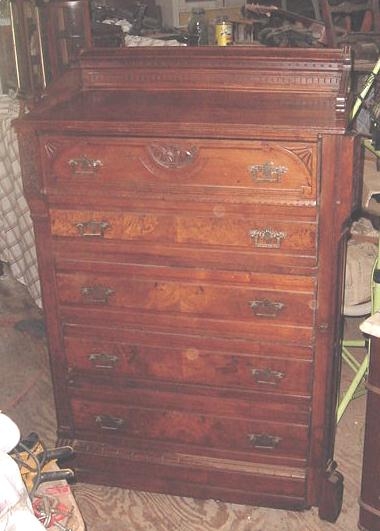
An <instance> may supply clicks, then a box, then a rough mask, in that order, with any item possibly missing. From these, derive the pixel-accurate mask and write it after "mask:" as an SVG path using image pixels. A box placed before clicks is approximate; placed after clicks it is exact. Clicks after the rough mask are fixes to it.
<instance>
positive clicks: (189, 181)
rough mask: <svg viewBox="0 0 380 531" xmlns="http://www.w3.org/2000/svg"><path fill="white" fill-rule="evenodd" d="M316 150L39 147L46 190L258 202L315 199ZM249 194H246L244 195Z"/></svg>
mask: <svg viewBox="0 0 380 531" xmlns="http://www.w3.org/2000/svg"><path fill="white" fill-rule="evenodd" d="M316 154H317V144H312V143H310V144H305V143H302V142H291V141H290V142H288V143H284V142H275V141H271V142H263V141H251V142H244V141H241V142H236V141H235V142H234V141H211V140H202V141H199V140H195V139H189V140H178V139H144V140H139V139H120V140H118V139H110V138H90V137H88V138H83V137H80V138H74V139H73V138H69V139H68V138H67V137H48V138H43V139H42V155H43V165H44V169H45V175H46V179H47V185H48V187H50V186H53V187H55V186H60V185H62V186H63V187H66V191H70V187H67V185H68V181H72V186H78V187H81V186H82V187H84V189H87V190H88V192H89V193H91V191H92V190H94V187H96V186H101V187H106V188H107V187H108V188H109V187H112V186H115V187H123V188H125V189H130V190H133V191H136V190H141V191H144V190H145V191H146V190H147V189H157V188H159V189H161V190H166V191H170V190H174V191H175V190H176V191H181V190H182V191H184V192H185V191H186V190H187V191H189V192H190V191H191V192H193V193H204V192H207V190H206V189H208V188H212V189H218V188H220V187H222V188H228V189H229V190H230V193H231V192H232V193H234V192H237V193H238V192H239V190H241V189H246V192H247V191H248V190H250V191H251V192H252V194H255V196H256V197H257V199H265V198H268V197H270V198H271V199H273V197H276V199H277V200H279V201H285V202H286V201H297V200H298V201H311V200H313V199H315V197H316V172H317V170H316V168H317V156H316ZM247 189H248V190H247Z"/></svg>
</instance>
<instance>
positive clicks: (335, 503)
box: [319, 463, 343, 522]
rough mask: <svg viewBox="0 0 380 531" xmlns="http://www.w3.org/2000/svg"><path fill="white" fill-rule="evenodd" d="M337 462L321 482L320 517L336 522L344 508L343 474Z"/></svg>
mask: <svg viewBox="0 0 380 531" xmlns="http://www.w3.org/2000/svg"><path fill="white" fill-rule="evenodd" d="M335 466H336V464H335V463H334V464H333V466H330V467H329V469H328V470H327V471H326V474H325V476H324V478H323V479H322V484H321V498H320V503H319V517H320V518H321V520H327V521H328V522H335V521H336V519H337V518H338V516H339V514H340V511H341V509H342V502H343V475H342V474H341V473H340V472H338V471H337V470H336V469H335Z"/></svg>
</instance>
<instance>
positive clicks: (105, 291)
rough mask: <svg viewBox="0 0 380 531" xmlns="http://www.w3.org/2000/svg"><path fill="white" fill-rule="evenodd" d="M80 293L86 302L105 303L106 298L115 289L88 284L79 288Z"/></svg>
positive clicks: (106, 301)
mask: <svg viewBox="0 0 380 531" xmlns="http://www.w3.org/2000/svg"><path fill="white" fill-rule="evenodd" d="M80 293H81V295H82V296H83V297H84V298H85V299H86V301H87V302H94V303H96V304H107V303H108V302H109V301H108V299H109V298H110V296H111V295H112V294H113V293H115V291H114V290H113V289H111V288H106V287H104V286H88V287H83V288H81V289H80Z"/></svg>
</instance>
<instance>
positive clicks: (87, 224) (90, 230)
mask: <svg viewBox="0 0 380 531" xmlns="http://www.w3.org/2000/svg"><path fill="white" fill-rule="evenodd" d="M75 227H76V228H77V229H78V232H79V236H81V237H83V238H104V233H105V231H106V230H107V229H110V228H111V225H110V224H109V223H107V221H81V222H80V223H76V224H75Z"/></svg>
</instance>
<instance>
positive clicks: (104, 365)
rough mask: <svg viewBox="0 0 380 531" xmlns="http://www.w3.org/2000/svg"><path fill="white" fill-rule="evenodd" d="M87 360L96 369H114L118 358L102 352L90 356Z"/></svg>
mask: <svg viewBox="0 0 380 531" xmlns="http://www.w3.org/2000/svg"><path fill="white" fill-rule="evenodd" d="M88 359H89V361H90V362H91V363H92V365H93V366H94V367H95V368H96V369H114V368H115V365H116V363H117V362H118V361H119V358H118V356H112V355H110V354H106V353H104V352H99V353H93V354H90V355H89V356H88Z"/></svg>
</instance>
